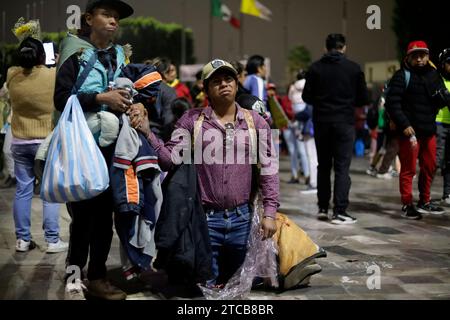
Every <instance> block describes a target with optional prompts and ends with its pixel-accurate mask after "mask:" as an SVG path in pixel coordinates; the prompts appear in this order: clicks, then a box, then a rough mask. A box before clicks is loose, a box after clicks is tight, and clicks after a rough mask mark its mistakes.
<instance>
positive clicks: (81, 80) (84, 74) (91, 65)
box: [72, 51, 98, 94]
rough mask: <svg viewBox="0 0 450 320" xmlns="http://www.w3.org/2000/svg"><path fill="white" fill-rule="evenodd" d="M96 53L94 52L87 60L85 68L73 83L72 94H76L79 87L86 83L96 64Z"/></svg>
mask: <svg viewBox="0 0 450 320" xmlns="http://www.w3.org/2000/svg"><path fill="white" fill-rule="evenodd" d="M97 57H98V56H97V51H94V52H93V53H92V55H91V57H90V58H89V60H88V62H87V63H86V66H85V67H84V69H83V71H82V72H81V74H80V75H79V76H78V78H77V82H76V83H75V86H74V87H73V89H72V94H76V93H77V92H78V90H80V89H81V86H82V85H83V83H84V82H85V81H86V79H87V77H88V75H89V73H90V72H91V71H92V69H94V65H95V62H97Z"/></svg>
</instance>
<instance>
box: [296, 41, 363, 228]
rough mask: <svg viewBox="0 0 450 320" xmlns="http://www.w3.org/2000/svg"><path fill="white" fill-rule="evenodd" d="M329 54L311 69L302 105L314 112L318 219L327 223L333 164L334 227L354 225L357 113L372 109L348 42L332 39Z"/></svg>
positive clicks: (329, 43)
mask: <svg viewBox="0 0 450 320" xmlns="http://www.w3.org/2000/svg"><path fill="white" fill-rule="evenodd" d="M326 47H327V50H328V52H327V53H326V54H325V55H324V56H323V57H322V58H321V59H320V60H319V61H317V62H315V63H314V64H313V65H312V66H311V68H310V69H309V71H308V73H307V75H306V85H305V88H304V90H303V100H304V101H305V102H306V103H307V104H310V105H312V106H313V122H314V128H315V139H316V147H317V156H318V162H319V167H318V181H317V182H318V184H317V189H318V192H317V195H318V200H319V203H318V204H319V219H320V220H327V219H328V206H329V201H330V198H331V181H330V174H331V168H332V166H333V163H334V171H335V180H334V212H333V216H332V219H331V223H333V224H352V223H355V222H356V218H354V217H351V216H350V215H348V214H347V212H346V210H347V207H348V205H349V200H348V197H349V192H350V185H351V180H350V175H349V169H350V164H351V160H352V155H353V142H354V139H355V128H354V124H355V107H362V106H364V105H367V104H368V92H367V86H366V82H365V77H364V73H363V72H362V71H361V68H360V67H359V66H358V65H357V64H356V63H354V62H352V61H350V60H348V59H347V58H346V57H345V55H344V53H345V51H346V40H345V37H344V36H343V35H341V34H330V35H329V36H328V37H327V40H326Z"/></svg>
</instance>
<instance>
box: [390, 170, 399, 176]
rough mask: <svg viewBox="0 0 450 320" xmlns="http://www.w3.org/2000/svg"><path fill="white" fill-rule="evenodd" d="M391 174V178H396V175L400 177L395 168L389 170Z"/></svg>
mask: <svg viewBox="0 0 450 320" xmlns="http://www.w3.org/2000/svg"><path fill="white" fill-rule="evenodd" d="M391 176H392V177H393V178H398V177H400V173H399V172H398V171H397V170H392V171H391Z"/></svg>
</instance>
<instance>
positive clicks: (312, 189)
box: [300, 187, 317, 194]
mask: <svg viewBox="0 0 450 320" xmlns="http://www.w3.org/2000/svg"><path fill="white" fill-rule="evenodd" d="M300 193H301V194H317V188H313V187H309V188H308V189H306V190H302V191H300Z"/></svg>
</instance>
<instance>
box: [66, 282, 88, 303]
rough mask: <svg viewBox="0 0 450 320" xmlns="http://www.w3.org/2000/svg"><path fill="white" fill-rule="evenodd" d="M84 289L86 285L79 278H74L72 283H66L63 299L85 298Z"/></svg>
mask: <svg viewBox="0 0 450 320" xmlns="http://www.w3.org/2000/svg"><path fill="white" fill-rule="evenodd" d="M85 290H86V286H85V285H84V284H83V282H82V281H81V280H80V279H76V280H75V282H74V283H67V284H66V289H65V290H64V300H86V298H85V296H84V291H85Z"/></svg>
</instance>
